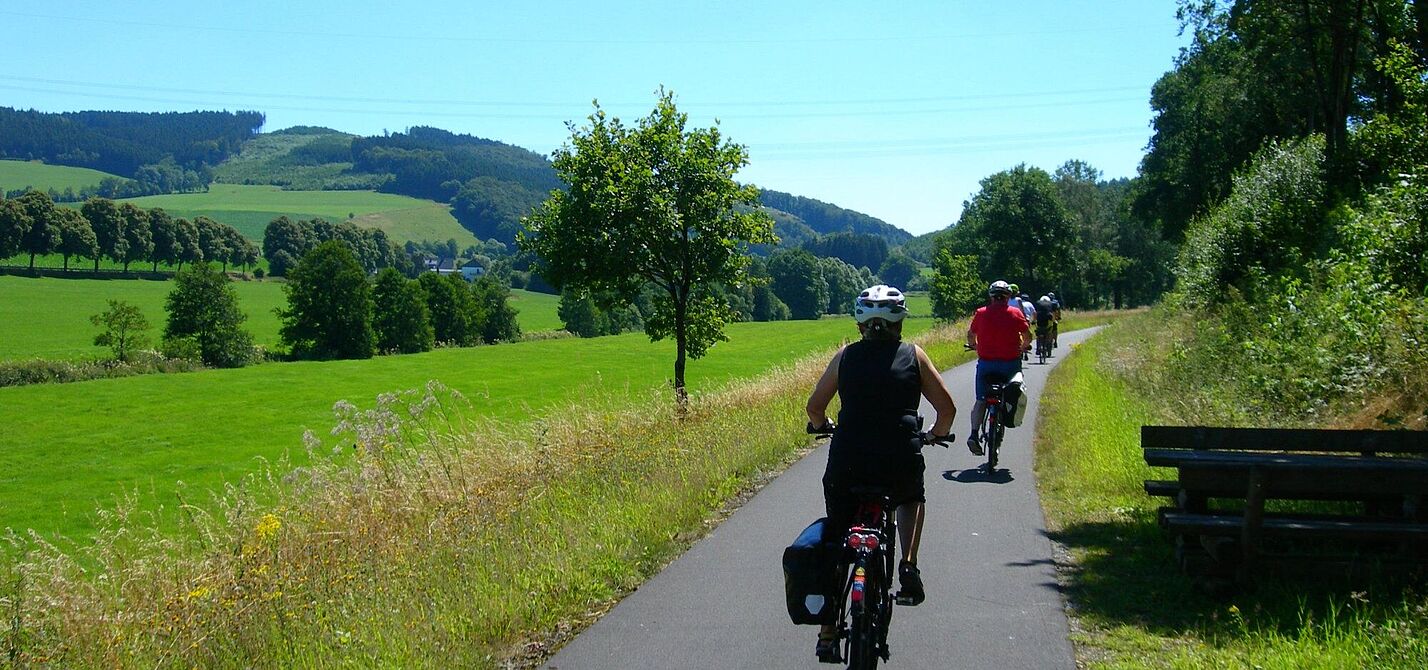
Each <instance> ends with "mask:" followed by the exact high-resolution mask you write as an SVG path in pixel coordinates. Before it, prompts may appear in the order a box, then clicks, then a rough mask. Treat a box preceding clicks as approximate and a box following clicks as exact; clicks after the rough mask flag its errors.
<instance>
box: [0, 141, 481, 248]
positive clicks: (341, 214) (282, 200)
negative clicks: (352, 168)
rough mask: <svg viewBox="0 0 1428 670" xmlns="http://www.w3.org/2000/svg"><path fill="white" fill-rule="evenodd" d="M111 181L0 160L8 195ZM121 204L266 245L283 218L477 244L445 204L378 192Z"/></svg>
mask: <svg viewBox="0 0 1428 670" xmlns="http://www.w3.org/2000/svg"><path fill="white" fill-rule="evenodd" d="M109 177H115V175H112V174H108V173H105V172H99V171H97V170H89V169H86V168H75V167H66V166H62V165H45V164H43V163H35V162H25V161H9V160H0V188H3V189H4V190H15V189H21V188H25V187H27V186H29V187H33V188H36V189H38V190H48V189H51V188H53V189H55V190H57V191H63V190H65V188H72V189H74V190H76V191H77V190H79V189H81V188H83V187H86V186H97V185H99V182H100V181H101V180H103V179H105V178H109ZM116 178H117V177H116ZM121 202H132V203H134V204H135V205H137V206H139V207H145V208H150V207H162V208H164V209H165V210H167V211H168V212H169V213H170V214H172V215H173V216H176V217H185V218H193V217H195V216H200V215H202V216H207V217H209V218H211V219H213V220H215V221H219V222H222V223H226V224H228V225H230V226H233V227H234V228H236V229H238V232H240V233H242V234H243V235H244V236H245V237H247V238H248V239H251V240H254V241H256V242H261V241H262V240H263V229H264V228H265V227H266V226H267V225H268V222H269V221H272V220H273V219H276V218H278V217H279V216H284V215H286V216H287V217H288V218H291V219H312V218H319V217H320V218H323V219H327V220H328V221H333V222H340V221H346V220H348V218H349V217H348V215H351V220H352V222H353V223H356V224H357V225H359V226H362V227H364V228H380V229H381V230H384V231H386V232H387V234H388V235H390V236H391V237H392V239H394V240H397V241H398V242H405V241H407V240H413V241H422V240H434V241H438V242H443V241H446V240H448V239H454V240H456V243H457V244H459V245H461V246H462V247H463V248H464V247H466V246H467V245H470V244H476V243H477V240H476V237H475V236H474V235H472V234H471V231H468V230H466V229H465V228H462V227H461V224H460V223H457V222H456V219H455V218H454V217H452V216H451V208H450V207H448V206H447V205H444V204H441V203H437V202H432V201H430V200H418V199H416V198H410V197H407V196H404V195H394V194H390V193H377V192H374V191H284V190H282V189H281V188H280V187H277V186H246V185H242V184H220V183H215V184H212V185H211V186H210V187H209V190H208V192H207V193H176V194H170V195H151V196H144V197H142V198H126V199H124V200H122V201H121ZM66 206H71V207H78V206H79V203H66ZM0 260H3V259H0ZM13 262H14V261H12V263H13ZM26 262H28V257H27V258H26Z"/></svg>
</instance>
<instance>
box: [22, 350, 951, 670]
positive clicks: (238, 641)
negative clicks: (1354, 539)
mask: <svg viewBox="0 0 1428 670" xmlns="http://www.w3.org/2000/svg"><path fill="white" fill-rule="evenodd" d="M957 337H960V333H958V332H956V331H953V330H950V329H940V330H937V331H933V332H932V333H929V334H926V335H924V337H923V338H922V339H923V341H924V342H936V341H939V340H948V339H955V338H957ZM827 355H828V352H823V353H821V354H819V355H816V356H813V357H810V358H806V359H804V360H802V361H800V362H798V363H796V364H794V365H791V366H788V367H784V368H780V369H776V370H774V371H772V372H770V373H767V374H765V375H762V376H760V377H759V378H757V379H755V380H753V381H745V382H736V383H732V384H729V385H726V386H725V387H723V388H721V389H719V390H717V391H713V392H709V393H705V394H702V395H698V396H696V397H695V398H694V399H693V400H692V401H691V403H690V406H689V409H688V411H687V414H686V415H684V416H683V417H677V416H676V415H675V403H674V401H673V398H672V397H671V395H670V393H668V392H667V391H657V392H652V393H651V395H649V396H648V397H647V398H645V399H644V400H639V399H636V400H629V399H628V398H626V399H624V400H618V401H617V400H603V401H602V400H600V399H599V398H596V399H593V400H588V401H586V402H584V403H582V404H577V405H571V406H566V407H563V408H560V409H558V410H556V411H552V412H549V413H548V414H546V415H545V416H544V418H540V419H538V420H534V421H527V422H523V423H514V424H513V423H510V422H506V421H502V420H500V419H499V418H475V417H474V415H473V414H472V413H469V412H468V411H467V410H466V409H465V406H466V401H465V399H464V398H463V397H462V396H461V395H460V394H459V393H457V392H454V391H452V390H450V389H448V388H446V387H444V386H442V385H440V384H437V383H430V384H428V385H427V386H426V387H425V388H423V389H419V390H414V391H408V392H403V393H396V394H385V395H382V396H380V397H379V398H378V399H377V402H376V404H375V406H373V407H371V408H370V409H359V408H358V407H357V406H355V405H353V404H351V403H347V402H339V403H337V405H336V406H335V407H334V411H335V413H336V415H337V425H336V427H335V428H334V430H333V434H332V435H331V436H323V437H319V436H316V435H312V436H310V437H309V438H307V440H306V442H307V448H308V452H309V456H308V459H307V460H305V461H304V463H305V464H304V465H303V466H302V467H297V468H294V467H290V466H288V465H287V464H285V463H282V462H275V463H272V464H271V465H270V466H269V467H268V468H266V470H265V471H264V472H263V473H262V474H260V475H256V476H252V477H249V478H247V479H246V480H244V482H243V483H242V485H239V486H233V487H230V488H228V490H226V491H225V492H224V493H223V494H222V495H221V496H219V498H218V500H217V501H216V502H215V503H213V504H207V503H204V504H200V502H201V501H197V500H189V501H187V503H188V504H186V505H185V511H186V513H187V515H186V519H187V520H186V524H187V526H188V527H186V528H183V529H179V530H178V531H176V532H175V531H172V530H171V531H167V532H165V531H160V530H155V528H156V527H155V526H154V525H153V524H152V523H151V522H150V521H149V520H148V518H147V517H146V515H144V514H142V513H135V512H133V511H132V510H130V509H122V508H121V509H119V510H117V511H115V512H113V513H111V514H108V515H107V516H106V517H105V525H104V527H103V528H102V530H101V531H100V532H99V533H98V534H97V539H96V541H95V542H94V543H93V544H92V545H88V546H85V547H83V548H81V549H77V550H69V549H65V548H61V547H57V546H55V545H53V544H49V543H47V542H45V541H44V540H43V539H41V538H39V537H37V536H30V537H25V536H18V535H16V534H14V533H11V534H10V536H9V537H8V540H9V542H10V544H11V545H12V550H13V556H14V557H13V558H10V559H0V560H2V561H5V562H3V563H0V612H3V613H4V617H5V624H6V625H4V626H3V627H0V659H6V662H7V663H8V665H9V666H11V667H16V668H34V667H66V668H68V667H77V668H90V667H105V668H116V667H117V668H140V667H142V668H154V667H160V668H165V667H185V668H187V667H204V668H293V667H349V666H350V667H462V668H468V667H474V668H482V667H497V666H501V665H505V664H508V663H515V664H529V663H534V662H536V661H538V660H539V658H541V657H542V655H543V654H544V652H545V650H546V649H547V647H548V646H549V644H550V643H551V642H552V641H554V640H558V639H560V638H561V637H563V636H565V635H569V634H570V632H571V631H572V630H575V629H578V628H580V627H582V626H583V625H584V624H585V623H586V622H588V621H589V620H590V619H592V618H593V616H594V615H595V614H597V613H599V612H601V611H603V610H604V609H606V608H608V607H609V605H610V604H611V603H613V602H614V600H615V599H617V598H618V597H619V595H620V594H622V593H624V592H627V591H628V590H630V589H632V588H634V587H635V586H636V585H638V584H639V583H640V582H641V581H643V579H644V578H646V577H647V576H648V575H650V574H652V573H653V572H655V571H657V570H658V569H659V568H660V566H662V565H664V564H665V563H666V562H667V561H668V560H670V559H671V558H672V557H674V556H675V555H677V554H678V553H679V552H680V551H682V550H683V548H685V547H686V546H687V544H688V543H689V542H690V541H692V540H693V539H694V538H697V537H699V536H700V535H702V534H703V532H705V530H707V528H708V520H709V518H710V515H711V513H712V512H713V511H714V510H716V509H718V508H719V507H720V506H721V505H723V504H724V503H725V502H726V501H727V500H729V499H730V498H732V497H734V496H735V495H736V494H738V493H739V492H740V491H741V490H742V489H744V488H746V487H747V486H749V485H750V482H753V481H755V480H757V479H759V478H760V475H761V473H765V472H767V471H769V470H774V469H779V468H781V467H782V466H783V465H784V464H786V463H787V462H788V461H789V460H790V459H791V458H792V457H794V456H795V455H797V454H798V453H800V452H801V451H802V449H803V448H805V447H806V445H807V444H808V438H807V436H806V435H804V434H803V430H802V424H803V421H802V406H803V403H804V401H805V399H806V397H807V393H808V390H809V389H810V388H811V387H812V385H813V383H814V381H815V380H816V379H817V377H818V375H819V374H820V373H821V372H822V369H823V366H824V364H825V362H826V360H827ZM750 426H755V427H757V429H756V430H750V428H749V427H750Z"/></svg>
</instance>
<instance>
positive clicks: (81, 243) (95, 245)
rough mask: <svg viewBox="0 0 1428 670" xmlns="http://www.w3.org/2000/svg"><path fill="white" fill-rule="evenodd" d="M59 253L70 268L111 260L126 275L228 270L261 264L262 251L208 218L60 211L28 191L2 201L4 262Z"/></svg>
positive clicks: (91, 206) (94, 206)
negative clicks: (170, 269)
mask: <svg viewBox="0 0 1428 670" xmlns="http://www.w3.org/2000/svg"><path fill="white" fill-rule="evenodd" d="M21 253H24V254H29V256H30V268H31V269H33V268H34V266H35V257H36V256H42V255H46V254H53V253H58V254H61V255H63V256H64V267H65V269H68V268H69V260H70V258H72V257H77V258H83V259H91V260H93V261H94V269H95V270H96V271H97V270H98V269H99V261H100V260H101V259H105V258H107V259H109V260H112V261H114V262H115V263H120V264H122V265H123V266H124V270H125V271H128V269H129V264H130V263H133V262H150V263H153V269H154V270H156V271H157V270H158V266H159V263H164V264H166V265H170V266H174V265H176V266H178V268H179V269H180V270H182V269H183V266H184V264H185V263H197V262H200V261H204V260H208V261H212V262H214V263H217V264H220V265H222V267H223V269H224V271H227V269H228V266H229V265H230V264H231V265H236V266H242V267H250V266H255V265H257V264H258V248H257V247H256V246H255V245H254V244H253V243H252V242H250V241H248V239H247V238H245V237H243V235H242V234H240V233H239V232H238V231H237V230H236V229H234V228H233V227H232V226H228V225H226V224H222V223H219V222H217V221H214V220H213V219H210V218H208V217H206V216H198V217H194V218H193V219H192V220H190V219H186V218H182V217H180V218H174V217H172V216H170V215H169V213H168V212H166V211H164V210H163V209H161V208H157V207H156V208H153V209H147V210H146V209H141V208H139V207H136V206H134V205H133V204H131V203H127V202H126V203H118V204H116V203H115V202H114V201H112V200H109V199H107V198H90V199H89V200H87V201H85V203H84V205H83V206H82V207H80V208H79V209H77V210H76V209H72V208H70V207H59V206H56V205H55V203H54V201H52V200H51V199H50V197H49V195H48V194H46V193H43V192H41V191H29V192H27V193H25V194H23V195H21V196H19V197H18V198H7V199H3V200H0V258H9V257H11V256H15V255H17V254H21Z"/></svg>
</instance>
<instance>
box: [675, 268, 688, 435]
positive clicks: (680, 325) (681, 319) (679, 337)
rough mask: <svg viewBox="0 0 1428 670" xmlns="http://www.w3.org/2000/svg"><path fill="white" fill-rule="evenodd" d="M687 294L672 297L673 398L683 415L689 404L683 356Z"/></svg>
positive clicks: (686, 328)
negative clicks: (685, 388)
mask: <svg viewBox="0 0 1428 670" xmlns="http://www.w3.org/2000/svg"><path fill="white" fill-rule="evenodd" d="M688 300H689V299H688V296H687V295H676V296H675V298H674V399H675V402H676V403H678V405H679V414H680V416H684V411H685V409H687V408H688V406H689V394H688V392H686V391H685V390H684V358H685V349H686V340H687V337H688V332H687V331H688V330H689V324H688V323H687V320H688V316H689V315H688V311H689V304H688Z"/></svg>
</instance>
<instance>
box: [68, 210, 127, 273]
mask: <svg viewBox="0 0 1428 670" xmlns="http://www.w3.org/2000/svg"><path fill="white" fill-rule="evenodd" d="M79 211H81V212H83V213H84V218H85V219H87V220H88V221H89V227H90V228H92V229H93V230H94V241H95V242H96V243H97V244H98V245H99V253H97V254H95V255H94V271H95V272H98V271H99V259H100V257H101V256H102V257H105V258H108V259H109V260H112V261H114V262H115V263H123V262H124V257H125V253H126V251H127V249H128V244H127V243H126V242H125V241H124V217H123V215H121V214H120V213H119V207H118V206H117V205H115V204H114V201H113V200H110V199H108V198H90V199H88V200H86V201H84V206H83V207H81V208H80V210H79Z"/></svg>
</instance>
